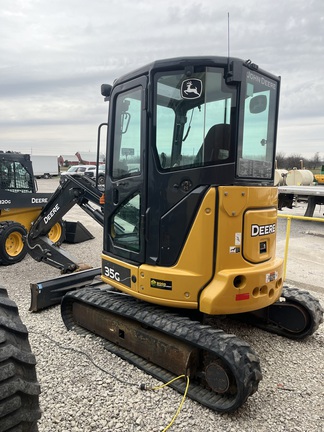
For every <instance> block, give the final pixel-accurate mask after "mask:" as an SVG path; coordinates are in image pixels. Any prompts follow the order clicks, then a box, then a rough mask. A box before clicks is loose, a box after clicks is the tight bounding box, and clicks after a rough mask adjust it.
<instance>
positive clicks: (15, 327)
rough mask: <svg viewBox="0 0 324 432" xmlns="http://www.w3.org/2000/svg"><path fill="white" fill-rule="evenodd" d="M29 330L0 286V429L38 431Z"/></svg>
mask: <svg viewBox="0 0 324 432" xmlns="http://www.w3.org/2000/svg"><path fill="white" fill-rule="evenodd" d="M35 364H36V360H35V356H34V355H33V354H32V352H31V348H30V344H29V341H28V331H27V329H26V327H25V325H24V324H23V323H22V321H21V319H20V317H19V312H18V308H17V306H16V303H15V302H13V301H12V300H10V299H9V298H8V294H7V291H6V290H5V289H4V288H2V287H0V432H5V431H8V432H9V431H20V432H37V431H38V427H37V420H38V419H39V418H40V417H41V411H40V408H39V394H40V386H39V384H38V382H37V376H36V368H35Z"/></svg>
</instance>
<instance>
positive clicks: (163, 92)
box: [27, 57, 323, 412]
mask: <svg viewBox="0 0 324 432" xmlns="http://www.w3.org/2000/svg"><path fill="white" fill-rule="evenodd" d="M279 87H280V78H278V77H277V76H274V75H272V74H270V73H268V72H266V71H264V70H262V69H261V68H259V67H258V66H257V65H256V64H254V63H252V62H251V61H242V60H240V59H236V58H225V57H187V58H175V59H167V60H160V61H156V62H154V63H151V64H149V65H147V66H145V67H142V68H140V69H138V70H135V71H134V72H131V73H129V74H127V75H125V76H123V77H122V78H119V79H117V80H116V81H115V82H114V84H113V85H112V86H111V85H103V86H102V89H101V91H102V95H103V96H104V97H105V99H106V100H107V101H109V118H108V124H109V129H108V135H107V161H106V179H105V187H104V198H105V202H104V204H103V201H102V199H101V201H100V197H99V198H98V197H97V198H98V199H99V201H100V202H101V206H102V208H101V216H100V217H101V220H102V225H103V227H104V239H103V251H102V268H101V280H102V281H101V282H100V283H99V284H96V285H91V286H89V287H84V288H81V289H77V290H73V291H70V292H68V293H67V294H66V295H65V296H64V298H63V300H62V305H61V310H62V317H63V320H64V322H65V324H66V326H67V327H68V328H72V327H74V328H77V327H78V326H79V327H83V328H86V329H88V330H90V331H92V332H94V333H96V334H98V335H101V336H102V337H104V338H106V339H107V340H108V341H109V342H108V343H107V346H108V348H109V349H110V350H111V351H112V352H114V353H116V354H118V355H119V356H121V357H122V358H124V359H126V360H128V361H130V362H133V363H134V364H135V365H137V366H138V367H140V368H143V369H144V370H146V371H147V372H149V373H150V374H152V375H154V376H156V377H157V378H159V379H161V380H163V381H166V380H169V379H170V378H171V377H172V376H174V375H180V374H184V375H186V376H187V377H189V378H190V386H189V391H188V395H189V396H190V397H191V398H193V399H194V400H196V401H198V402H200V403H202V404H204V405H205V406H207V407H209V408H211V409H213V410H215V411H219V412H230V411H233V410H235V409H237V408H238V407H240V406H241V405H242V404H243V403H244V402H245V401H246V399H247V398H248V397H249V396H250V395H252V394H253V393H254V392H255V391H256V390H257V388H258V384H259V381H260V380H261V377H262V375H261V369H260V365H259V359H258V357H257V355H256V354H255V352H254V351H253V350H252V348H251V347H250V346H249V345H248V344H247V343H245V342H244V341H242V340H240V339H239V338H237V337H235V336H234V335H229V334H226V333H225V332H223V331H221V330H219V329H217V328H214V327H213V326H212V325H207V324H206V322H207V321H208V319H207V318H208V317H213V316H215V315H222V316H223V315H231V316H234V317H236V318H238V319H241V320H245V321H248V322H250V323H251V324H252V325H256V326H259V327H261V328H263V329H265V330H267V331H271V332H275V333H277V334H280V335H282V336H286V337H289V338H293V339H301V338H304V337H307V336H309V335H311V334H312V333H314V331H316V329H317V328H318V326H319V325H320V323H321V322H322V320H323V310H322V309H321V306H320V304H319V302H318V301H317V300H316V299H314V298H313V297H312V296H311V295H310V294H309V293H307V292H302V291H299V290H297V289H294V288H287V287H283V263H282V260H281V259H278V258H276V229H277V188H276V187H274V186H273V184H274V159H275V149H276V133H277V119H278V106H279ZM66 177H67V178H66V180H65V181H66V182H67V183H66V185H64V184H63V185H62V186H60V188H59V190H58V191H57V192H56V193H55V194H54V195H53V197H54V199H53V200H51V201H50V202H49V203H47V205H46V207H45V208H44V209H43V211H42V213H41V214H40V216H39V218H38V219H37V221H36V222H35V223H34V225H33V226H32V228H31V230H30V232H29V234H28V237H27V244H28V247H29V248H30V253H31V254H32V255H33V256H34V258H36V259H38V260H44V261H47V262H49V264H52V265H55V266H56V267H59V268H61V269H62V270H65V271H67V270H68V271H73V270H74V269H78V267H79V264H78V262H77V260H75V259H72V258H71V257H70V256H69V255H68V254H64V252H63V251H62V250H61V249H59V250H56V251H55V260H53V259H52V260H51V257H52V256H54V255H52V250H51V245H50V244H49V243H50V242H47V243H46V244H45V243H44V244H43V245H42V247H37V245H38V242H39V238H40V237H42V235H43V234H44V233H46V231H47V230H49V229H50V227H51V225H52V224H54V223H55V222H56V217H59V215H60V211H61V209H63V210H64V200H63V201H60V205H58V204H57V202H58V201H57V200H58V199H59V198H60V190H61V191H62V193H63V192H64V191H69V193H72V194H73V196H74V197H75V202H77V203H78V204H81V205H82V206H85V205H87V203H88V199H89V196H90V195H89V194H88V195H87V184H89V187H90V186H91V185H90V182H91V180H90V179H89V180H87V184H85V183H84V182H85V180H82V181H83V184H81V183H80V182H81V180H80V179H77V178H75V179H74V180H72V179H69V178H68V177H69V176H66ZM70 181H73V182H74V183H73V187H70V186H69V182H70ZM76 182H79V185H78V184H77V183H76ZM90 189H91V188H90ZM97 198H96V199H97ZM70 207H71V199H69V208H70ZM54 210H55V211H54ZM87 210H89V208H88V207H87ZM48 215H50V218H48ZM46 217H47V219H46V220H47V223H46V229H45V224H44V220H45V218H46ZM42 227H44V229H43V228H42ZM54 261H55V262H54ZM82 273H83V272H81V273H80V274H82ZM74 275H75V276H74V277H77V273H75V274H74ZM53 283H54V285H55V281H54V282H53ZM209 321H211V320H209ZM172 386H173V387H174V388H176V389H177V390H178V391H180V392H183V391H184V390H185V383H183V384H182V383H179V381H176V382H174V383H173V384H172Z"/></svg>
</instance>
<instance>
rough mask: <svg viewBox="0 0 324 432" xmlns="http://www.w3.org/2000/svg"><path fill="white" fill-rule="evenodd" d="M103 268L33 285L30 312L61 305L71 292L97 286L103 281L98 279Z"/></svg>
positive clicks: (31, 285)
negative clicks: (63, 298) (64, 297)
mask: <svg viewBox="0 0 324 432" xmlns="http://www.w3.org/2000/svg"><path fill="white" fill-rule="evenodd" d="M100 273H101V268H100V267H96V268H93V269H89V270H84V271H80V272H76V273H70V274H67V275H63V276H59V277H57V278H55V279H48V280H46V281H42V282H37V283H31V284H30V289H31V304H30V308H29V310H30V311H32V312H38V311H40V310H41V309H46V308H48V307H50V306H54V305H57V304H59V303H61V299H62V297H63V296H64V295H65V294H66V293H67V292H69V291H73V290H76V289H79V288H83V287H85V286H87V285H90V284H92V285H96V284H98V283H100V282H101V281H100V280H98V279H96V277H98V276H99V275H100Z"/></svg>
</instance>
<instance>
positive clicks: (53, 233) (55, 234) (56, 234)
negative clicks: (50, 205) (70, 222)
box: [47, 219, 66, 245]
mask: <svg viewBox="0 0 324 432" xmlns="http://www.w3.org/2000/svg"><path fill="white" fill-rule="evenodd" d="M47 236H48V238H49V239H50V240H51V242H53V243H58V244H59V245H61V244H62V243H63V242H64V240H65V236H66V226H65V222H64V221H63V220H62V219H61V220H59V221H58V222H56V224H55V225H54V226H53V227H52V229H51V230H50V232H49V233H48V234H47Z"/></svg>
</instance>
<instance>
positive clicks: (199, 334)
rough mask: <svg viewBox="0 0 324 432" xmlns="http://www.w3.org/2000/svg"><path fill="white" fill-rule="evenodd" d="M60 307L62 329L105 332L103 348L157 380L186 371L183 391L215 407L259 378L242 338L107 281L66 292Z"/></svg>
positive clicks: (227, 404) (234, 403)
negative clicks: (187, 384)
mask: <svg viewBox="0 0 324 432" xmlns="http://www.w3.org/2000/svg"><path fill="white" fill-rule="evenodd" d="M61 313H62V318H63V321H64V323H65V325H66V327H67V328H68V329H72V328H73V329H75V330H76V331H80V332H81V333H84V332H85V331H86V330H88V331H91V332H93V333H95V334H98V335H100V336H102V337H104V338H106V339H107V340H108V341H109V342H108V343H107V344H106V348H107V349H108V350H110V351H112V352H114V353H115V354H117V355H119V356H120V357H122V358H123V359H125V360H127V361H129V362H131V363H133V364H135V365H136V366H138V367H139V368H141V369H143V370H145V371H146V372H147V373H149V374H151V375H153V376H155V377H156V378H158V379H159V380H161V381H164V382H166V381H169V380H170V379H172V378H174V377H175V376H177V375H182V374H183V375H186V376H188V377H189V378H190V386H189V389H188V396H189V397H191V398H192V399H194V400H196V401H197V402H199V403H201V404H203V405H205V406H207V407H209V408H210V409H212V410H215V411H218V412H232V411H234V410H236V409H237V408H239V407H240V406H241V405H242V404H243V403H244V402H245V401H246V400H247V398H248V397H249V396H251V395H252V394H253V393H254V392H255V391H256V390H257V388H258V384H259V381H260V380H261V378H262V374H261V370H260V365H259V359H258V357H257V356H256V354H255V353H254V351H253V350H252V349H251V347H250V346H249V345H248V344H247V343H246V342H244V341H242V340H240V339H238V338H237V337H235V336H234V335H229V334H226V333H224V332H223V331H222V330H218V329H214V328H212V327H210V326H207V325H202V324H201V323H200V322H197V321H192V320H190V319H189V318H188V317H186V316H180V315H177V314H176V313H175V312H170V310H169V309H166V308H160V307H156V306H155V305H152V304H148V303H145V302H142V301H138V300H136V299H135V298H133V297H131V296H128V295H125V294H122V293H119V292H117V291H115V290H114V289H113V288H111V287H108V288H107V285H102V286H97V287H89V288H84V289H81V290H77V291H73V292H69V293H68V294H66V295H65V296H64V298H63V299H62V303H61ZM84 329H86V330H84ZM171 386H172V387H173V388H174V389H176V390H177V391H179V392H180V393H183V392H184V390H185V386H184V385H182V384H177V383H172V384H171Z"/></svg>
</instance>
